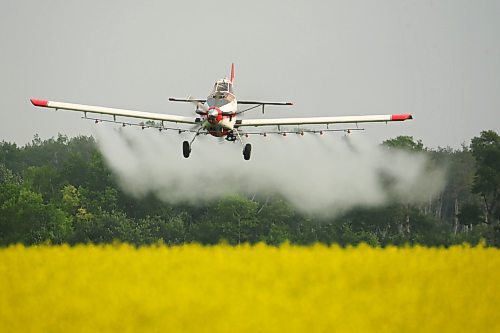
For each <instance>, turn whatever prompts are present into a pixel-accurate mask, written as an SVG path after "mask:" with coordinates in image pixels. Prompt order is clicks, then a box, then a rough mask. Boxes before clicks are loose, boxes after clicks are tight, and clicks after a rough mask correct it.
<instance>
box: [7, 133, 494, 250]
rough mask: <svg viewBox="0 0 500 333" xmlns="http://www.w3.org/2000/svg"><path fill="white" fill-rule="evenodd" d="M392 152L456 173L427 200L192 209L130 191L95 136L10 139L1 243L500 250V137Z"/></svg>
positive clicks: (227, 201)
mask: <svg viewBox="0 0 500 333" xmlns="http://www.w3.org/2000/svg"><path fill="white" fill-rule="evenodd" d="M383 145H384V146H385V147H386V148H387V149H405V150H407V151H410V152H419V153H424V154H427V155H428V156H429V158H430V160H431V161H432V163H433V164H434V165H436V166H440V167H445V168H446V169H447V173H446V175H447V176H446V177H447V183H446V187H445V189H444V191H443V192H442V193H441V194H440V195H439V196H437V197H436V198H434V199H432V200H429V201H428V202H426V203H423V204H418V205H417V204H407V203H404V202H398V201H395V202H394V203H392V204H390V205H387V206H384V207H378V208H362V207H358V208H355V209H352V210H350V211H348V212H345V213H344V214H342V215H340V216H335V217H331V218H325V217H322V218H319V217H315V216H309V215H304V214H301V213H300V212H298V211H296V210H295V209H294V208H293V207H292V206H291V205H289V204H288V203H287V202H286V201H285V200H283V199H282V198H280V197H279V196H272V197H259V196H255V197H246V196H243V195H239V194H234V195H232V196H228V197H224V198H220V199H218V200H216V201H214V202H210V203H206V204H202V205H197V206H192V205H189V204H175V205H173V204H167V203H164V202H161V201H160V200H158V199H157V198H156V197H154V196H149V197H145V198H140V199H137V198H133V197H131V196H129V195H127V194H126V193H125V192H123V191H122V190H121V189H120V187H119V186H118V184H117V181H116V179H115V178H114V176H113V174H112V173H111V171H110V169H109V168H108V167H107V166H106V164H105V162H104V159H103V156H102V155H101V154H100V152H99V150H98V149H97V147H96V142H95V140H94V138H93V137H88V136H78V137H75V138H68V137H67V136H64V135H59V136H58V137H57V138H51V139H48V140H41V139H40V138H39V137H38V136H37V135H35V137H34V139H33V140H32V142H31V143H29V144H27V145H24V146H17V145H16V144H15V143H9V142H5V141H2V142H1V143H0V245H2V246H5V245H8V244H13V243H23V244H27V245H31V244H39V243H46V242H49V243H53V244H59V243H69V244H77V243H110V242H113V241H121V242H128V243H131V244H136V245H143V244H152V243H158V242H162V243H165V244H168V245H174V244H182V243H190V242H198V243H202V244H216V243H219V242H221V241H225V242H228V243H229V244H238V243H244V242H248V243H256V242H266V243H268V244H281V243H283V242H290V243H292V244H312V243H316V242H321V243H325V244H332V243H337V244H341V245H343V246H345V245H349V244H353V245H354V244H358V243H360V242H365V243H368V244H371V245H374V246H386V245H389V244H395V245H402V244H423V245H430V246H449V245H452V244H458V243H463V242H468V243H471V244H476V243H478V242H479V241H481V240H484V241H486V243H487V244H488V245H490V246H499V245H500V236H499V234H500V227H499V220H500V137H499V135H498V134H497V133H496V132H494V131H483V132H481V133H480V135H479V136H477V137H475V138H473V139H472V140H471V143H470V145H463V146H462V147H461V149H451V148H438V149H428V148H425V147H424V146H423V144H422V142H421V141H418V140H417V141H416V140H414V139H413V138H412V137H409V136H400V137H397V138H395V139H391V140H387V141H385V142H384V143H383Z"/></svg>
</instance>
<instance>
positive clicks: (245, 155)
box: [243, 143, 252, 161]
mask: <svg viewBox="0 0 500 333" xmlns="http://www.w3.org/2000/svg"><path fill="white" fill-rule="evenodd" d="M251 152H252V145H251V144H249V143H247V144H246V145H245V148H243V158H244V159H245V161H248V160H249V159H250V154H251Z"/></svg>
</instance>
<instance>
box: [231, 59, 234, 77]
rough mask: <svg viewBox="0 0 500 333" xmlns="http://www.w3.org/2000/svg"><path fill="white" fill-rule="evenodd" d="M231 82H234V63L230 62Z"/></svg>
mask: <svg viewBox="0 0 500 333" xmlns="http://www.w3.org/2000/svg"><path fill="white" fill-rule="evenodd" d="M231 82H234V63H232V64H231Z"/></svg>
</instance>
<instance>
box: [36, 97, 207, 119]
mask: <svg viewBox="0 0 500 333" xmlns="http://www.w3.org/2000/svg"><path fill="white" fill-rule="evenodd" d="M31 103H32V104H33V105H34V106H39V107H44V108H51V109H56V110H68V111H80V112H83V113H84V114H85V116H87V113H98V114H106V115H111V116H113V117H114V118H116V116H122V117H127V118H140V119H149V120H159V121H168V122H173V123H183V124H197V123H199V120H197V118H195V117H183V116H176V115H171V114H161V113H152V112H142V111H132V110H123V109H113V108H107V107H102V106H92V105H82V104H73V103H63V102H54V101H45V100H40V99H31Z"/></svg>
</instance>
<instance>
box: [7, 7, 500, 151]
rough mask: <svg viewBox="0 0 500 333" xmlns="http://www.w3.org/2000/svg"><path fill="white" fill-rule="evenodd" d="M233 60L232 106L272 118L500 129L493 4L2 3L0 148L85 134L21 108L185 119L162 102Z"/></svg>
mask: <svg viewBox="0 0 500 333" xmlns="http://www.w3.org/2000/svg"><path fill="white" fill-rule="evenodd" d="M231 62H234V63H235V65H236V80H235V83H236V86H235V89H236V95H237V97H238V98H239V99H262V100H267V101H292V102H294V103H295V106H294V107H292V108H278V107H274V108H271V107H269V109H268V112H266V116H267V117H281V116H292V117H296V116H336V115H357V114H386V113H389V114H393V113H412V114H413V115H414V118H415V120H413V121H409V122H404V123H393V124H388V125H385V124H369V125H367V126H364V127H365V128H366V129H367V130H366V131H365V133H364V135H366V136H367V137H368V138H370V139H373V140H375V141H377V142H381V141H382V140H384V139H387V138H392V137H395V136H397V135H412V136H414V137H415V138H417V139H422V140H423V142H424V144H425V145H426V146H429V147H437V146H452V147H459V146H460V145H461V143H463V142H466V143H468V142H469V141H470V139H471V138H472V137H474V136H477V135H479V133H480V131H481V130H485V129H494V130H496V131H497V132H499V131H500V1H472V0H468V1H460V0H439V1H432V0H415V1H408V0H376V1H375V0H373V1H371V0H367V1H357V0H354V1H352V0H350V1H346V0H343V1H326V0H321V1H312V0H308V1H265V0H264V1H260V0H252V1H165V0H158V1H125V0H113V1H98V0H86V1H81V0H79V1H71V0H54V1H40V0H16V1H14V0H12V1H9V0H1V1H0V96H1V98H0V140H6V141H15V142H17V143H19V144H24V143H26V142H29V141H30V140H31V139H32V137H33V135H34V134H35V133H38V134H39V135H40V136H41V137H42V138H48V137H52V136H57V133H58V132H61V133H64V134H68V135H70V136H74V135H78V134H91V133H92V127H93V126H95V125H94V124H93V123H92V122H90V121H84V120H80V115H79V114H76V113H71V112H53V111H49V110H46V109H40V108H35V107H33V106H32V105H31V104H30V103H29V98H30V97H36V98H41V99H49V100H56V101H63V102H74V103H82V104H91V105H103V106H110V107H118V108H126V109H135V110H142V111H151V112H163V113H173V114H180V115H191V114H193V111H194V110H193V107H192V106H191V105H183V104H175V103H171V102H168V97H170V96H176V97H186V96H188V95H192V96H195V97H206V96H207V95H208V93H209V92H210V89H211V87H212V85H213V82H214V81H215V80H217V79H219V78H221V77H224V76H229V68H230V64H231ZM260 116H261V114H260V113H259V112H258V111H257V112H255V113H252V114H248V115H247V117H248V118H250V117H251V118H254V117H260Z"/></svg>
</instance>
